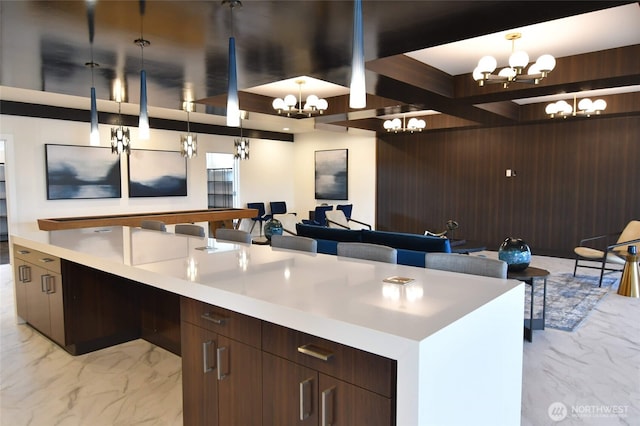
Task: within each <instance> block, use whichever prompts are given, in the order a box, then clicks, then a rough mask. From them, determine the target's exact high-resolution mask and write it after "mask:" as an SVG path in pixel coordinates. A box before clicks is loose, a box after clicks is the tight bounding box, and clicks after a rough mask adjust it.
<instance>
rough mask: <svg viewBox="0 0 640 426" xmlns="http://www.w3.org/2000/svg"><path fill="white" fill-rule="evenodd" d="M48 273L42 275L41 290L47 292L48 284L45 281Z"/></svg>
mask: <svg viewBox="0 0 640 426" xmlns="http://www.w3.org/2000/svg"><path fill="white" fill-rule="evenodd" d="M46 278H47V276H46V275H40V291H41V292H43V293H46V292H47V284H46V283H45V279H46Z"/></svg>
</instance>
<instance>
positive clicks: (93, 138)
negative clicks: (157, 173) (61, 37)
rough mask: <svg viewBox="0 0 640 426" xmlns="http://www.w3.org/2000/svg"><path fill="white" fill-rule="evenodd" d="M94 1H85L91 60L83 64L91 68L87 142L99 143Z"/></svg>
mask: <svg viewBox="0 0 640 426" xmlns="http://www.w3.org/2000/svg"><path fill="white" fill-rule="evenodd" d="M94 16H95V1H93V0H89V1H87V21H88V23H89V43H90V45H91V62H87V63H86V64H85V66H87V67H89V68H91V132H90V133H89V144H90V145H93V146H98V145H100V132H99V130H98V106H97V102H96V88H95V84H94V79H93V69H94V68H96V67H98V66H99V65H98V64H97V63H95V62H94V61H93V38H94V35H95V23H94V21H95V19H94Z"/></svg>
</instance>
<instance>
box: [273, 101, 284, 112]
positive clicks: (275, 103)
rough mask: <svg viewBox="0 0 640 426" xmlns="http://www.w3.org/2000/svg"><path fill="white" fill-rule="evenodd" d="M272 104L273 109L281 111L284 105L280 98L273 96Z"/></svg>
mask: <svg viewBox="0 0 640 426" xmlns="http://www.w3.org/2000/svg"><path fill="white" fill-rule="evenodd" d="M272 105H273V109H277V110H278V111H282V110H283V109H285V107H286V105H285V104H284V100H282V98H275V99H274V100H273V103H272Z"/></svg>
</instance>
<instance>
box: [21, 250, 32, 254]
mask: <svg viewBox="0 0 640 426" xmlns="http://www.w3.org/2000/svg"><path fill="white" fill-rule="evenodd" d="M29 253H31V252H30V251H29V250H18V254H29Z"/></svg>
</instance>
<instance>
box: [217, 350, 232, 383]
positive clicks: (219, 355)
mask: <svg viewBox="0 0 640 426" xmlns="http://www.w3.org/2000/svg"><path fill="white" fill-rule="evenodd" d="M223 353H227V348H226V347H224V346H221V347H219V348H218V349H217V350H216V362H217V364H218V380H224V379H226V377H227V375H228V374H227V373H228V371H227V368H224V371H225V372H224V373H223V372H222V370H223V367H222V364H223V362H222V361H223V360H222V354H223ZM228 357H229V355H227V358H228ZM226 364H227V365H228V364H229V363H228V362H227V363H226Z"/></svg>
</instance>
